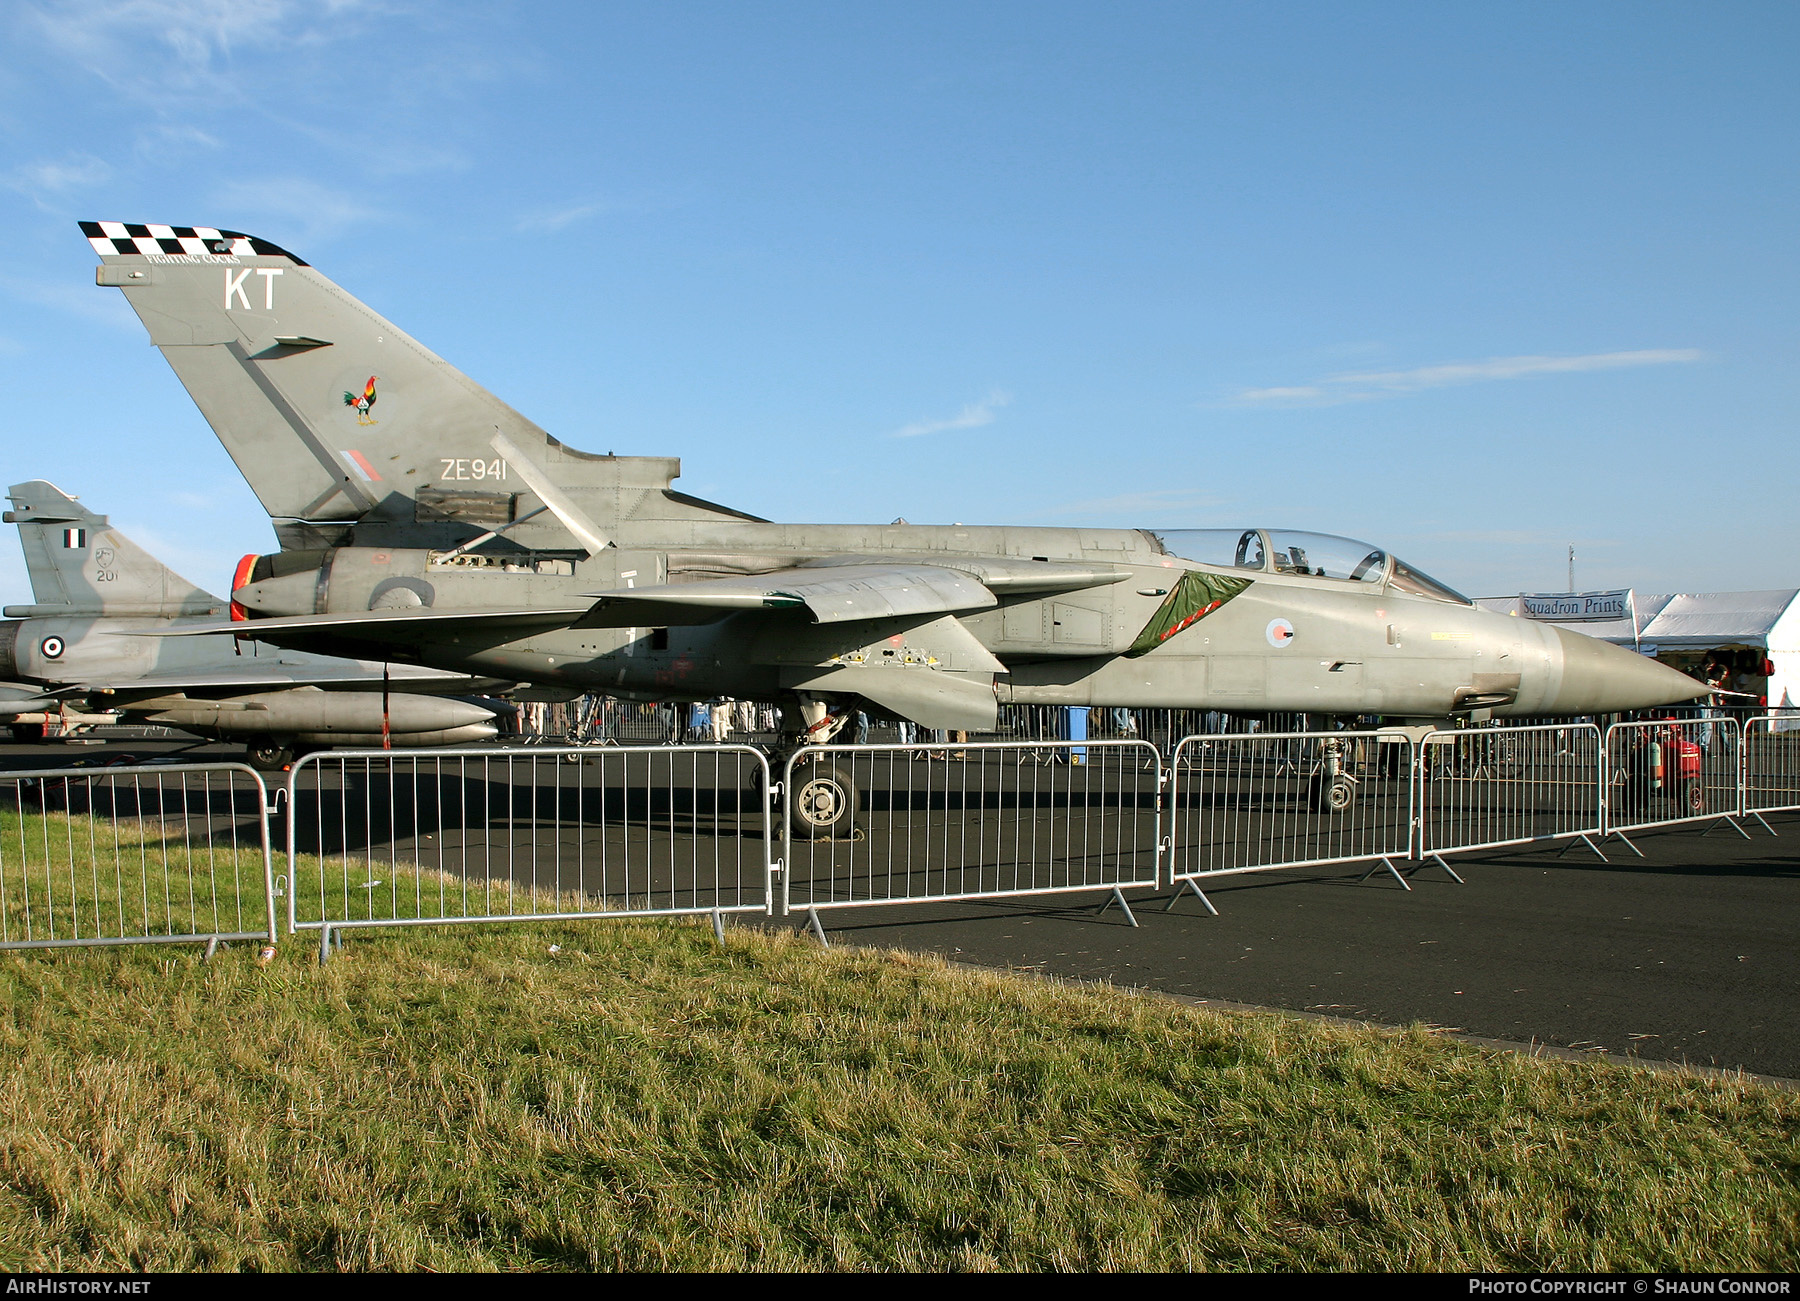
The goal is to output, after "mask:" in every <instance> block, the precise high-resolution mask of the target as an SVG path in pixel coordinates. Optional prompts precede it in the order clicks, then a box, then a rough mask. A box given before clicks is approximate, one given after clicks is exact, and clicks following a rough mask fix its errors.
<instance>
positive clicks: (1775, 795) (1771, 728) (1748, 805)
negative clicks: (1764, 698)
mask: <svg viewBox="0 0 1800 1301" xmlns="http://www.w3.org/2000/svg"><path fill="white" fill-rule="evenodd" d="M1779 809H1800V717H1795V716H1794V715H1792V714H1773V715H1768V716H1765V717H1762V718H1752V719H1750V720H1748V721H1747V722H1746V723H1745V724H1744V812H1745V813H1747V814H1752V813H1771V812H1774V811H1776V810H1779Z"/></svg>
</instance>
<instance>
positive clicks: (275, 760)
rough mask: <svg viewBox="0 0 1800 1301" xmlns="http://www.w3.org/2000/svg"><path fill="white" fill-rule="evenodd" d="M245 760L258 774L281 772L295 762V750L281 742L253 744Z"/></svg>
mask: <svg viewBox="0 0 1800 1301" xmlns="http://www.w3.org/2000/svg"><path fill="white" fill-rule="evenodd" d="M244 759H245V761H246V762H247V763H249V765H250V766H251V767H252V768H254V769H256V771H258V772H281V771H282V770H283V769H285V768H286V767H287V766H288V765H289V764H291V763H292V762H294V748H293V747H292V746H291V745H282V744H281V743H280V742H279V741H266V742H260V743H258V742H253V743H252V744H251V745H250V748H249V750H248V751H247V752H246V753H245V755H244Z"/></svg>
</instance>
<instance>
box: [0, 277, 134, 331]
mask: <svg viewBox="0 0 1800 1301" xmlns="http://www.w3.org/2000/svg"><path fill="white" fill-rule="evenodd" d="M0 288H4V290H5V291H6V292H7V293H9V294H11V295H12V296H13V297H14V298H18V299H22V300H24V301H25V302H28V303H36V304H37V305H38V306H40V307H48V308H51V309H53V310H54V311H58V312H63V313H66V314H67V315H69V316H77V317H80V318H81V319H82V320H85V321H97V322H99V323H101V324H103V325H110V326H113V327H114V328H116V329H121V330H131V331H137V330H139V329H140V327H139V325H138V318H137V316H136V315H135V314H134V313H133V312H132V310H131V305H130V304H129V303H127V302H126V301H125V295H124V294H118V293H100V292H99V291H97V290H96V289H95V288H94V282H93V280H92V279H89V280H88V282H87V283H86V284H85V285H83V284H81V283H79V282H77V283H74V284H69V283H65V282H53V283H45V282H42V281H31V280H15V279H10V278H9V279H0ZM140 337H141V335H140Z"/></svg>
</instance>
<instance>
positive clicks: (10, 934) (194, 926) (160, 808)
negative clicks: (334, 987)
mask: <svg viewBox="0 0 1800 1301" xmlns="http://www.w3.org/2000/svg"><path fill="white" fill-rule="evenodd" d="M275 897H276V882H275V875H274V862H273V858H272V856H271V853H270V847H269V796H268V790H267V788H266V787H265V786H264V785H263V780H262V778H261V776H259V775H258V774H257V773H256V772H255V771H254V770H253V769H251V768H247V767H245V766H243V765H242V764H210V763H209V764H171V765H149V766H143V767H118V768H99V769H70V768H53V769H40V770H38V771H35V772H9V773H4V774H0V949H42V948H65V947H74V946H82V945H112V944H179V943H205V944H206V945H207V951H208V954H209V955H210V953H211V951H212V948H213V946H214V945H216V944H217V943H218V942H220V941H221V940H257V939H260V940H263V941H265V942H266V943H271V944H272V943H274V941H275V936H276V917H275Z"/></svg>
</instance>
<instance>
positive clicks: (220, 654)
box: [0, 479, 501, 769]
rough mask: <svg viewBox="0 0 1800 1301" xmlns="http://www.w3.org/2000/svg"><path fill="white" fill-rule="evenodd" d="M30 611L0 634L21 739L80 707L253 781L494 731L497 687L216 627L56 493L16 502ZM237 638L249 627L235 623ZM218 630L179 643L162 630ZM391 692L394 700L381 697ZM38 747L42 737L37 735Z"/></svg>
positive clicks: (210, 611)
mask: <svg viewBox="0 0 1800 1301" xmlns="http://www.w3.org/2000/svg"><path fill="white" fill-rule="evenodd" d="M7 496H8V497H9V499H10V500H11V502H12V507H13V508H12V509H11V510H9V511H7V512H6V514H5V517H4V518H5V522H6V523H8V524H16V525H18V528H19V541H20V542H21V543H22V544H23V546H24V548H25V567H26V571H27V573H28V574H29V576H30V579H31V591H32V597H33V604H31V605H9V606H7V607H6V610H5V614H6V615H7V620H6V621H5V622H0V674H8V675H11V676H13V677H14V678H15V679H16V680H15V681H10V682H0V717H3V718H5V719H6V720H7V721H8V722H9V723H10V724H11V725H12V726H13V727H14V728H15V729H17V731H16V735H19V736H20V737H21V738H22V739H23V738H24V737H25V736H27V735H29V732H28V730H27V729H28V727H29V724H27V722H26V720H27V719H30V718H33V717H37V718H39V719H42V718H44V717H45V716H46V715H51V714H55V715H58V716H66V710H67V707H68V706H69V705H70V704H71V703H73V702H77V701H79V702H82V703H83V704H86V705H87V706H88V707H89V708H104V709H106V710H108V711H109V712H111V711H116V712H118V713H120V714H123V715H125V716H127V717H129V718H131V719H133V720H134V721H137V722H145V723H158V724H165V725H167V726H170V727H178V728H181V729H182V730H183V731H188V732H193V733H196V734H197V735H200V736H204V737H211V738H217V739H223V740H235V741H243V742H245V743H247V745H248V746H249V750H250V759H251V762H252V763H254V764H255V765H256V766H257V767H259V768H266V769H275V768H279V767H281V766H282V765H283V764H285V763H287V762H288V761H290V760H291V759H292V758H293V757H294V753H295V750H296V748H297V747H300V748H306V747H312V746H326V745H358V744H361V745H371V744H372V745H380V744H381V740H382V731H383V724H384V722H385V724H386V730H387V733H388V735H389V737H390V738H391V740H392V741H393V742H394V743H395V744H399V745H459V744H467V743H469V742H472V741H481V740H485V739H487V738H489V737H491V736H494V735H496V734H497V732H498V731H499V727H498V725H497V722H496V718H497V716H498V714H499V713H500V712H501V707H500V706H498V704H497V702H493V701H483V700H481V699H479V698H472V699H453V698H452V697H456V696H464V697H474V695H475V693H476V691H477V690H479V689H481V688H483V687H485V686H493V685H499V684H495V683H492V682H486V683H483V682H478V681H474V680H471V679H470V678H469V677H467V676H465V675H463V674H461V673H453V672H445V671H443V670H441V669H432V668H425V667H421V666H418V665H411V664H399V665H395V666H393V667H392V669H391V670H388V669H384V666H383V665H381V664H377V663H367V662H357V661H354V660H344V659H336V658H332V657H328V656H324V655H309V654H305V653H303V652H300V651H294V650H281V649H278V648H277V647H275V646H271V645H264V644H261V643H258V642H256V641H249V640H242V639H239V638H237V637H235V636H233V635H232V625H229V624H227V625H226V627H225V628H224V630H221V627H220V620H219V616H222V615H223V614H225V612H226V605H225V602H224V601H222V600H220V599H219V598H218V597H216V596H212V595H209V594H208V593H206V592H203V591H201V590H200V589H199V588H198V587H195V586H194V585H193V584H192V583H190V582H188V581H187V580H186V579H185V578H183V577H181V575H179V574H177V573H175V572H174V571H173V570H170V569H168V568H167V567H165V566H164V565H162V564H161V563H159V562H158V561H157V560H156V558H155V557H153V556H151V555H149V554H147V553H146V552H144V551H143V550H142V549H140V548H139V547H137V546H136V545H135V544H133V543H132V541H131V539H130V538H127V537H126V536H125V535H124V534H122V533H120V532H119V531H118V530H116V529H114V528H112V527H111V525H110V524H109V523H108V521H107V518H106V516H104V515H97V514H95V513H94V512H93V511H91V510H89V509H87V507H85V506H83V505H82V504H81V503H80V502H79V501H77V500H76V499H75V498H73V497H71V496H69V495H68V494H67V493H65V492H63V491H62V490H61V489H59V488H58V487H56V485H54V484H50V483H45V482H44V481H43V480H41V479H37V480H33V481H32V482H30V483H15V484H14V485H13V486H12V487H11V488H9V489H8V490H7ZM235 627H236V628H237V629H239V630H241V629H242V628H243V624H241V623H240V624H237V625H235ZM196 628H199V629H210V630H211V631H210V635H208V636H204V637H199V638H191V639H190V638H179V639H174V640H170V639H167V638H164V637H161V636H158V635H157V634H159V633H165V632H170V631H184V630H187V629H196ZM384 688H385V690H384ZM36 731H37V733H38V734H39V735H41V734H42V728H41V727H38V728H37V729H36Z"/></svg>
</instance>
